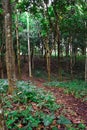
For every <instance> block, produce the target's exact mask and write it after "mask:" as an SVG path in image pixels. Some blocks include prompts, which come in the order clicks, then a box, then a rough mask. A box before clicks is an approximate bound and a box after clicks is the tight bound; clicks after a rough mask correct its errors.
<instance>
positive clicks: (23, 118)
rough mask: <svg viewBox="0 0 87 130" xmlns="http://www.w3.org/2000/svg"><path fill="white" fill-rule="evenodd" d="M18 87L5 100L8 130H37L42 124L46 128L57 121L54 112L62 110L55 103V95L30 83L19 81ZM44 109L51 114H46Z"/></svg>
mask: <svg viewBox="0 0 87 130" xmlns="http://www.w3.org/2000/svg"><path fill="white" fill-rule="evenodd" d="M3 81H4V80H3ZM17 87H18V89H17V90H16V91H15V92H14V93H13V95H11V96H10V95H9V96H4V98H3V103H4V106H3V108H4V116H5V120H6V125H7V127H8V129H9V130H11V129H12V128H13V129H19V128H20V127H22V128H23V130H24V129H32V128H36V127H38V125H39V124H41V123H43V124H44V126H49V125H50V124H52V122H53V120H54V119H55V115H54V112H55V110H57V109H58V108H60V105H57V104H56V103H55V98H54V97H53V95H52V94H51V93H49V92H48V93H47V92H45V91H44V90H43V89H38V88H36V86H33V85H32V83H30V82H24V81H19V82H17ZM33 105H35V108H34V106H33ZM44 109H46V110H47V111H49V112H50V114H46V113H45V112H44V111H43V110H44Z"/></svg>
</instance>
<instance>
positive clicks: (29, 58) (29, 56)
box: [27, 12, 32, 78]
mask: <svg viewBox="0 0 87 130" xmlns="http://www.w3.org/2000/svg"><path fill="white" fill-rule="evenodd" d="M27 35H28V64H29V77H30V78H31V77H32V73H31V52H30V38H29V14H28V12H27Z"/></svg>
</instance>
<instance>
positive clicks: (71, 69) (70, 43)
mask: <svg viewBox="0 0 87 130" xmlns="http://www.w3.org/2000/svg"><path fill="white" fill-rule="evenodd" d="M69 46H70V73H71V78H73V53H72V37H70V39H69Z"/></svg>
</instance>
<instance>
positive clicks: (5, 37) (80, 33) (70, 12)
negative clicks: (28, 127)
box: [0, 0, 87, 93]
mask: <svg viewBox="0 0 87 130" xmlns="http://www.w3.org/2000/svg"><path fill="white" fill-rule="evenodd" d="M26 25H27V26H26ZM27 40H28V44H26V43H27ZM86 44H87V2H86V0H85V1H84V0H62V1H61V0H26V1H25V0H11V1H10V0H2V1H1V2H0V72H1V75H2V77H3V66H4V61H5V59H6V68H7V76H8V81H9V93H11V92H12V91H13V88H15V87H16V76H15V61H17V64H18V72H19V79H20V78H21V69H20V64H21V61H20V55H23V54H24V55H26V54H28V56H29V60H28V61H29V76H30V77H31V76H32V71H31V69H32V68H34V63H33V56H34V50H35V49H36V50H37V49H38V50H39V52H40V51H41V53H42V54H44V55H45V57H46V65H47V72H48V80H49V81H50V75H51V69H50V59H51V55H52V52H53V51H55V54H56V52H57V56H58V79H59V80H61V64H60V57H61V54H64V55H66V56H70V57H71V60H70V69H71V75H72V74H73V71H72V67H73V62H75V57H76V54H77V52H78V49H80V50H81V52H82V54H84V55H86ZM15 58H16V59H15ZM85 80H86V81H87V59H86V63H85Z"/></svg>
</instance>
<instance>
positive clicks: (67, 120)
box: [57, 116, 71, 125]
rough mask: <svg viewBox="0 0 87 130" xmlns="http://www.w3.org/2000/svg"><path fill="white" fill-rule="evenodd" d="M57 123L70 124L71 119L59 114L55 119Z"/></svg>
mask: <svg viewBox="0 0 87 130" xmlns="http://www.w3.org/2000/svg"><path fill="white" fill-rule="evenodd" d="M57 123H58V124H64V125H66V124H71V121H70V120H69V119H67V118H66V117H65V116H60V118H59V120H57Z"/></svg>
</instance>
